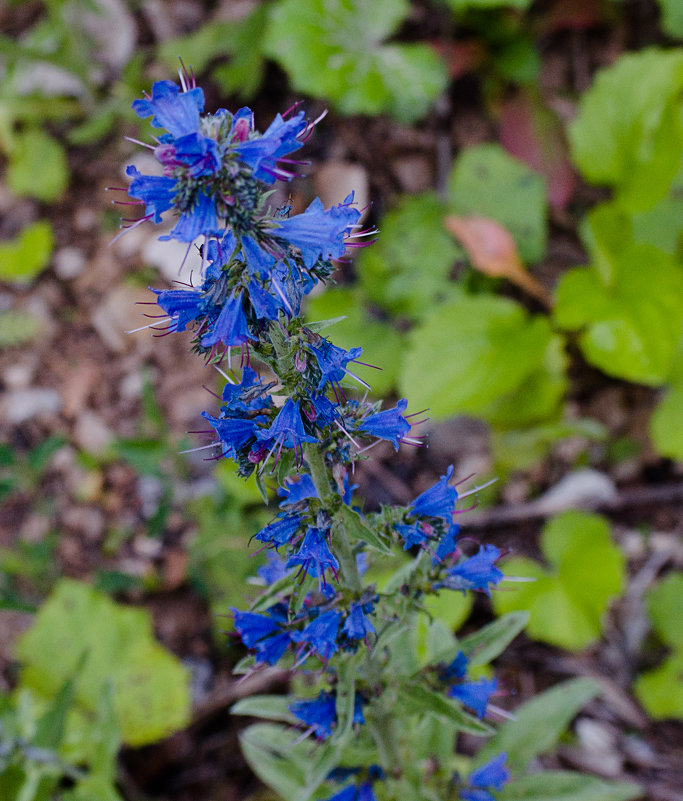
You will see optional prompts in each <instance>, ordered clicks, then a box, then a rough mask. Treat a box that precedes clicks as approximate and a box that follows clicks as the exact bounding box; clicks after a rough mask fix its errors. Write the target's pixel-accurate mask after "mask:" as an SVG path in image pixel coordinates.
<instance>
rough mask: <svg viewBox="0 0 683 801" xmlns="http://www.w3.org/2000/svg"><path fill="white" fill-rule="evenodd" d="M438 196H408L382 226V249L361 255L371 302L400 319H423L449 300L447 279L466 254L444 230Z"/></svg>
mask: <svg viewBox="0 0 683 801" xmlns="http://www.w3.org/2000/svg"><path fill="white" fill-rule="evenodd" d="M445 214H446V208H445V206H444V204H443V203H441V202H440V201H439V200H438V198H437V197H436V195H434V194H432V193H426V194H423V195H417V196H415V197H404V198H402V199H401V201H400V202H399V203H398V205H397V206H396V207H395V208H393V209H392V210H391V211H390V212H389V213H388V214H385V215H384V217H383V218H382V220H381V223H380V225H379V228H380V236H379V239H378V241H377V244H375V245H373V246H372V247H371V248H365V249H363V250H362V251H361V256H360V259H359V261H358V274H359V276H360V280H361V286H362V287H363V289H364V290H365V292H366V293H367V296H368V298H369V299H370V300H371V301H372V302H373V303H376V304H377V305H378V306H380V307H381V308H384V309H387V311H390V312H392V313H393V314H396V315H405V316H407V317H410V318H414V319H419V318H421V317H424V316H426V315H427V314H429V313H431V312H432V310H433V308H434V305H435V304H437V303H440V302H443V301H444V300H446V299H448V298H449V297H450V296H451V295H452V293H453V288H454V284H453V283H449V280H448V277H449V273H450V271H451V269H452V268H453V264H454V262H455V260H456V259H457V258H458V256H459V255H461V254H462V250H461V249H460V248H459V247H458V246H457V245H456V244H455V243H454V241H453V237H451V236H449V235H448V234H447V233H446V231H445V229H444V227H443V218H444V216H445Z"/></svg>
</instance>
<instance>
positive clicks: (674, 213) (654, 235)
mask: <svg viewBox="0 0 683 801" xmlns="http://www.w3.org/2000/svg"><path fill="white" fill-rule="evenodd" d="M681 8H683V6H681ZM624 216H626V215H624ZM628 224H631V225H632V228H633V239H634V241H635V242H636V243H638V244H649V245H654V246H655V247H656V248H659V249H660V250H663V251H664V252H665V253H668V254H669V255H671V256H676V254H680V253H681V252H683V251H682V248H683V241H682V238H681V235H682V234H683V163H681V167H680V169H679V170H678V173H677V174H676V176H675V177H674V179H673V181H672V183H671V185H670V186H669V189H668V191H667V193H666V194H665V196H664V197H663V198H662V199H661V200H660V201H658V202H657V203H656V204H655V205H654V206H653V207H652V208H651V209H649V210H648V211H641V212H635V213H633V215H632V216H631V219H630V221H628V218H627V225H628ZM621 230H622V237H623V232H624V227H623V226H622V229H621Z"/></svg>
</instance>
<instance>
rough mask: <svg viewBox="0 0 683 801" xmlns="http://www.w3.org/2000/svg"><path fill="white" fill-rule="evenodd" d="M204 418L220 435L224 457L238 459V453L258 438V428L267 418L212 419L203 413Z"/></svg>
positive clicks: (206, 413)
mask: <svg viewBox="0 0 683 801" xmlns="http://www.w3.org/2000/svg"><path fill="white" fill-rule="evenodd" d="M202 417H203V418H204V419H205V420H206V421H207V422H208V423H209V425H210V426H211V427H212V428H213V429H214V431H215V432H216V434H217V435H218V439H219V441H220V444H221V446H222V453H223V456H226V457H228V458H229V459H237V455H238V451H239V450H241V448H242V447H243V446H245V445H246V444H247V443H248V442H250V441H251V440H252V439H253V438H254V437H255V436H256V427H257V424H258V422H259V421H260V420H265V419H266V418H265V417H254V418H251V419H250V418H241V417H228V418H223V417H212V416H211V415H210V414H209V413H208V412H202Z"/></svg>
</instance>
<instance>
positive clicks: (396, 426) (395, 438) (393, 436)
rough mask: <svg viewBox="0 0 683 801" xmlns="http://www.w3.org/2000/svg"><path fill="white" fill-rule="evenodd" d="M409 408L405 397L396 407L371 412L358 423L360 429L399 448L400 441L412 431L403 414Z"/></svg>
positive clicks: (396, 448)
mask: <svg viewBox="0 0 683 801" xmlns="http://www.w3.org/2000/svg"><path fill="white" fill-rule="evenodd" d="M407 408H408V401H407V400H406V399H405V398H403V399H402V400H400V401H399V402H398V403H397V404H396V406H395V408H393V409H385V410H384V411H383V412H377V413H376V414H370V415H368V416H367V417H366V418H364V419H363V420H361V421H360V422H359V423H358V424H357V426H356V427H357V429H358V431H361V432H362V433H363V434H368V435H369V436H371V437H378V438H379V439H386V440H387V441H389V442H391V443H392V444H393V446H394V450H398V444H399V442H400V441H401V440H402V439H403V438H404V437H405V435H406V434H407V433H408V432H409V431H410V423H409V422H408V421H407V420H406V418H405V417H404V416H403V412H405V410H406V409H407Z"/></svg>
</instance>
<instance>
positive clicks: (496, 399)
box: [400, 294, 556, 420]
mask: <svg viewBox="0 0 683 801" xmlns="http://www.w3.org/2000/svg"><path fill="white" fill-rule="evenodd" d="M555 339H556V337H555V335H554V334H553V333H552V331H551V329H550V324H549V322H548V320H547V319H546V318H545V317H541V316H537V317H532V318H529V317H528V316H527V315H526V313H525V311H524V310H523V309H522V307H521V306H519V305H518V304H517V303H515V302H513V301H511V300H508V299H506V298H499V297H493V296H490V295H475V296H471V295H465V294H460V295H459V296H458V297H456V298H455V299H454V300H453V301H451V302H449V303H447V304H444V305H443V306H441V307H440V308H438V309H436V310H435V312H434V313H433V314H432V315H430V316H429V317H428V318H427V319H426V320H425V321H424V322H423V323H422V324H421V325H419V326H417V327H416V328H415V329H414V330H413V331H412V332H411V335H410V339H409V348H408V351H407V353H406V354H405V358H404V365H403V374H402V376H401V382H400V388H401V394H404V395H406V396H407V397H409V398H411V403H412V404H413V405H414V406H415V408H418V409H419V408H422V407H425V406H427V407H429V410H430V417H431V418H432V419H435V420H442V419H445V418H447V417H450V416H452V415H454V414H472V415H476V416H478V417H484V418H488V417H489V414H492V415H493V416H495V417H499V416H500V415H499V413H498V412H497V409H498V408H499V407H497V406H496V404H498V403H500V398H501V396H506V395H512V393H514V392H516V391H517V390H520V388H521V386H522V384H523V382H524V381H526V380H528V379H529V378H530V377H531V376H532V375H533V374H534V373H538V372H539V371H542V370H543V369H544V364H545V360H546V357H547V353H548V349H549V348H554V347H555ZM435 354H438V359H439V363H438V365H435V364H434V357H435ZM430 365H432V367H431V369H429V366H430Z"/></svg>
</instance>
